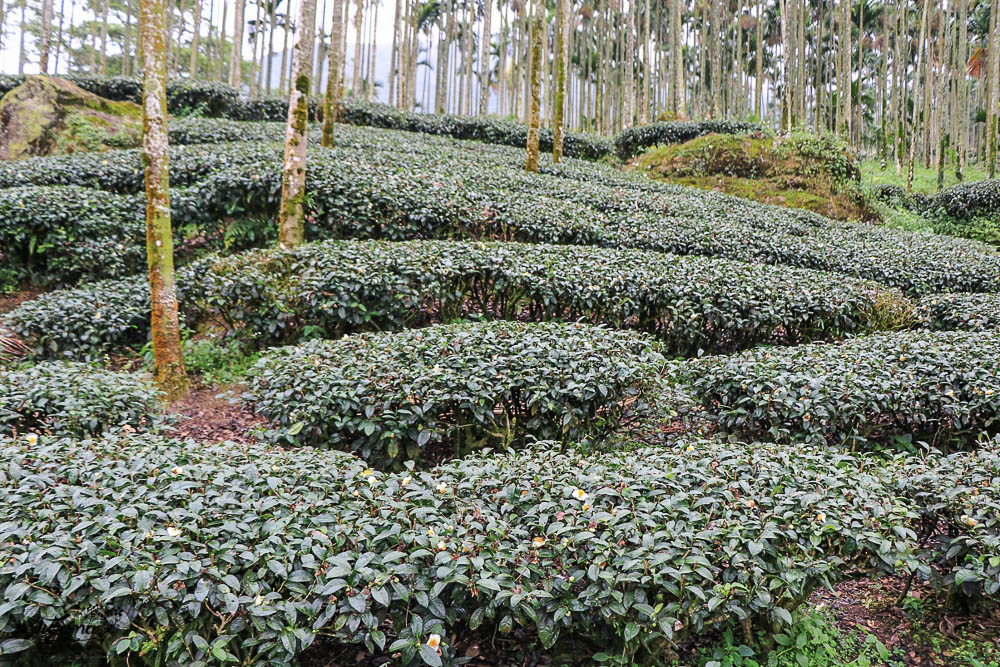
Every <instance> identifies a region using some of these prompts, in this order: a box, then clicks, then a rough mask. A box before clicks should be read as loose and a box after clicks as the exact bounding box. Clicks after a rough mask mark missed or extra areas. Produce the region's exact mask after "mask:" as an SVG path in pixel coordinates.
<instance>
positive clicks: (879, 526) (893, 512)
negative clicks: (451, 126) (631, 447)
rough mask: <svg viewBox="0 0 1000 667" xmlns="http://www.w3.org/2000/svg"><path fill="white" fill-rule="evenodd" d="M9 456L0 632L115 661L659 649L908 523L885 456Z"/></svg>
mask: <svg viewBox="0 0 1000 667" xmlns="http://www.w3.org/2000/svg"><path fill="white" fill-rule="evenodd" d="M0 461H2V465H0V469H2V470H3V471H4V472H3V473H2V474H0V589H2V590H4V591H5V604H4V605H3V606H2V607H0V643H2V645H3V646H4V647H5V651H15V650H18V649H21V650H27V649H29V648H30V647H31V645H32V641H31V639H32V638H43V637H52V636H53V633H58V632H61V633H62V634H61V637H63V638H64V639H63V641H66V642H68V641H72V639H70V637H74V638H75V639H76V640H78V641H83V642H87V645H88V646H91V647H94V646H97V647H103V649H104V650H108V649H109V648H110V653H111V655H116V654H117V655H122V656H125V655H127V658H128V661H129V664H153V662H154V661H157V660H159V661H161V662H167V663H171V664H195V663H204V662H207V661H214V660H234V659H235V660H236V661H238V662H240V663H241V664H288V663H290V662H293V661H294V660H295V657H296V656H297V654H298V653H300V652H301V651H302V650H303V649H304V648H306V647H307V646H309V645H310V644H311V643H312V642H313V641H314V639H315V638H316V636H317V634H318V633H323V634H325V635H327V636H330V637H332V638H333V639H334V640H337V641H340V642H344V643H355V644H363V645H364V646H365V647H366V648H367V649H368V650H369V651H372V652H374V653H375V654H376V655H386V656H388V655H389V654H395V653H399V654H400V657H399V660H400V662H401V664H419V663H420V662H421V658H423V660H424V661H426V662H430V663H432V664H437V659H438V658H439V656H438V655H437V654H436V653H435V652H434V650H433V649H432V648H431V647H430V646H428V641H429V637H430V635H432V634H437V635H440V636H441V652H442V655H441V656H440V658H441V659H442V660H443V661H444V662H447V663H451V662H452V661H453V659H455V658H456V657H457V656H456V654H455V651H454V649H453V647H452V642H453V639H454V636H455V635H454V633H455V632H456V631H458V630H460V629H463V628H472V629H476V628H479V627H481V626H482V627H483V629H484V631H490V632H495V631H500V632H509V631H511V629H512V628H514V627H515V626H518V627H523V628H525V630H526V631H528V632H534V633H537V637H538V638H539V640H540V641H541V642H542V643H543V644H544V645H545V646H552V645H553V644H554V643H555V642H556V641H557V639H558V638H559V635H560V634H562V633H566V634H573V633H587V634H588V635H589V636H591V637H593V638H594V639H595V643H598V644H604V645H606V646H614V647H615V648H616V649H618V650H621V651H624V654H625V655H633V654H634V653H635V652H636V651H639V652H640V653H639V655H640V656H641V655H642V651H643V649H642V647H643V646H645V647H649V650H652V651H654V653H653V655H654V656H655V655H656V653H655V651H656V650H657V648H660V649H662V648H665V647H666V646H667V643H666V642H667V641H668V640H670V639H673V640H677V641H683V640H685V639H686V638H691V637H693V636H696V635H697V634H699V633H701V632H703V631H705V630H706V629H707V628H712V629H715V628H724V627H727V626H732V627H738V625H739V624H740V622H741V619H745V623H746V624H748V625H749V626H750V627H751V628H753V629H757V628H761V629H764V628H769V627H773V626H775V625H776V626H778V627H780V626H781V625H782V624H784V623H788V622H789V621H790V620H791V617H790V612H792V611H794V609H795V607H796V605H798V604H800V603H801V602H802V601H803V600H805V599H806V598H807V597H808V595H809V592H810V591H811V590H813V589H815V588H818V587H819V586H822V585H829V584H831V583H833V582H836V581H838V580H839V579H841V578H843V577H846V576H850V575H851V573H852V572H854V571H855V570H856V569H864V570H865V571H888V570H891V569H893V568H896V567H897V564H898V563H900V562H903V563H904V564H905V563H906V562H909V559H910V553H909V552H910V551H911V546H912V544H913V542H914V541H915V535H914V534H913V532H912V531H911V529H910V527H909V522H910V521H911V520H912V519H913V518H914V516H915V512H914V510H913V509H911V508H910V507H909V506H908V505H906V504H905V503H900V502H897V501H896V500H895V499H894V498H893V495H892V493H891V487H889V486H888V485H887V484H886V483H885V482H884V481H883V479H882V477H881V476H880V473H881V471H882V464H881V463H877V462H869V461H865V460H863V459H855V458H849V457H842V456H834V455H831V454H830V453H828V452H824V451H816V450H810V449H798V448H785V447H781V446H775V445H754V446H745V445H739V444H723V443H712V442H699V441H690V442H685V443H683V446H682V447H681V448H680V449H678V450H669V449H662V448H653V449H641V450H637V451H630V452H612V453H608V454H603V455H593V454H591V455H588V456H587V457H586V458H584V457H582V456H581V455H580V454H578V453H576V452H574V451H567V452H558V451H553V449H552V446H551V444H550V443H540V444H539V445H538V446H537V447H534V448H531V449H529V450H528V451H523V452H519V453H512V454H508V455H503V456H486V455H484V456H472V457H469V458H467V459H462V460H458V461H453V462H450V463H448V464H446V465H443V466H439V467H437V468H435V469H433V470H430V471H425V472H410V471H403V472H400V473H396V474H382V473H379V472H372V471H370V470H366V465H365V463H364V462H362V461H360V460H358V459H355V458H352V457H349V456H347V455H345V454H342V453H338V452H328V451H322V450H313V449H292V450H284V451H283V450H281V449H275V448H270V447H263V446H251V447H249V448H246V447H237V446H232V445H208V446H206V445H197V444H195V443H180V442H175V441H170V440H163V439H158V438H151V437H130V438H125V439H110V440H105V441H94V442H77V441H70V440H59V441H48V440H43V442H42V443H40V444H38V445H35V446H30V445H28V444H27V443H25V442H24V441H23V440H17V441H10V440H8V441H6V442H3V443H2V445H0ZM81 500H84V502H81ZM40 515H44V516H45V517H46V520H45V521H39V520H38V518H37V517H38V516H40ZM120 619H128V623H124V624H123V623H120ZM97 650H98V651H101V648H98V649H97ZM27 655H28V656H29V657H30V654H27ZM230 656H231V657H230Z"/></svg>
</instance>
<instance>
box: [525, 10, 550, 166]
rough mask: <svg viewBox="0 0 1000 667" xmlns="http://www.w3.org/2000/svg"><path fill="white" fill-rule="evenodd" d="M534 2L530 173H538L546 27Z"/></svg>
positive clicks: (529, 135)
mask: <svg viewBox="0 0 1000 667" xmlns="http://www.w3.org/2000/svg"><path fill="white" fill-rule="evenodd" d="M540 3H541V0H535V2H534V16H533V17H532V22H531V65H530V67H531V69H530V72H529V75H528V76H529V78H530V91H529V92H530V103H529V107H528V158H527V161H526V162H525V166H524V168H525V169H527V170H528V171H538V125H539V122H540V120H541V106H542V36H543V31H544V30H545V26H544V25H543V23H542V12H543V11H545V10H544V8H543V7H540V6H539V4H540Z"/></svg>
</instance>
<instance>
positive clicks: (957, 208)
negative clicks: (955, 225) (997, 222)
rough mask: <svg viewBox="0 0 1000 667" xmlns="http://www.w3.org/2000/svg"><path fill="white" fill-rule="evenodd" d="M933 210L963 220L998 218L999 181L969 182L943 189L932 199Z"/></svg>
mask: <svg viewBox="0 0 1000 667" xmlns="http://www.w3.org/2000/svg"><path fill="white" fill-rule="evenodd" d="M932 206H933V208H936V209H938V210H939V211H941V212H942V213H944V214H946V215H948V216H950V217H952V218H958V219H961V220H965V219H968V218H975V217H987V218H993V219H997V218H998V217H1000V179H995V178H994V179H985V180H982V181H969V182H968V183H959V184H958V185H953V186H951V187H950V188H945V189H944V190H942V191H941V192H939V193H937V194H936V195H935V196H934V199H933V204H932Z"/></svg>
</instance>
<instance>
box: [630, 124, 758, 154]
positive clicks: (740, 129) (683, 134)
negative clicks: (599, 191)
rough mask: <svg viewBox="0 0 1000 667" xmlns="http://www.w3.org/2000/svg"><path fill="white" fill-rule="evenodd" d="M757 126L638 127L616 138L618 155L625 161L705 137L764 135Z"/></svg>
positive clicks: (654, 125) (688, 125)
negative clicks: (653, 149) (653, 150)
mask: <svg viewBox="0 0 1000 667" xmlns="http://www.w3.org/2000/svg"><path fill="white" fill-rule="evenodd" d="M764 131H765V127H764V126H763V125H760V124H758V123H745V122H742V121H731V120H698V121H667V122H661V123H650V124H649V125H637V126H636V127H630V128H628V129H627V130H623V131H622V132H621V133H620V134H619V135H618V136H617V137H615V154H616V155H618V159H619V160H622V161H625V160H628V159H629V158H632V157H635V156H636V155H638V154H639V153H641V152H643V151H644V150H646V149H647V148H652V147H653V146H658V145H661V144H680V143H684V142H685V141H691V140H692V139H696V138H698V137H700V136H702V135H705V134H712V133H715V134H750V133H753V132H764Z"/></svg>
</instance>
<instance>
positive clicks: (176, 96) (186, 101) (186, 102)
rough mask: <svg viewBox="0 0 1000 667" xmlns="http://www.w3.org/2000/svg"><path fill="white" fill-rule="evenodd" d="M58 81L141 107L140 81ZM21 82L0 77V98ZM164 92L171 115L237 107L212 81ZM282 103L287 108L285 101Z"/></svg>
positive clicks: (179, 84)
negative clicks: (67, 82) (68, 82)
mask: <svg viewBox="0 0 1000 667" xmlns="http://www.w3.org/2000/svg"><path fill="white" fill-rule="evenodd" d="M61 78H64V79H67V80H69V81H70V82H71V83H73V84H75V85H77V86H79V87H80V88H83V89H84V90H86V91H89V92H91V93H94V94H95V95H97V96H99V97H103V98H105V99H109V100H115V101H124V102H135V103H136V104H142V79H133V78H129V77H123V76H112V77H96V76H77V75H69V76H63V77H61ZM24 79H25V77H24V76H20V75H11V74H5V75H0V97H2V96H3V95H5V94H6V93H7V92H8V91H9V90H11V89H12V88H15V87H17V86H19V85H21V84H22V83H23V82H24ZM166 91H167V112H168V113H171V114H182V115H183V114H186V113H188V112H190V111H192V110H195V109H197V110H199V111H200V112H201V113H203V114H204V115H207V116H227V115H229V114H231V113H233V110H234V109H236V108H237V107H238V105H239V100H238V97H237V93H236V90H235V89H233V88H231V87H229V86H227V85H225V84H221V83H215V82H212V81H192V80H190V79H177V80H173V81H167V84H166ZM285 104H286V106H287V104H288V103H287V101H286V102H285Z"/></svg>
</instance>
